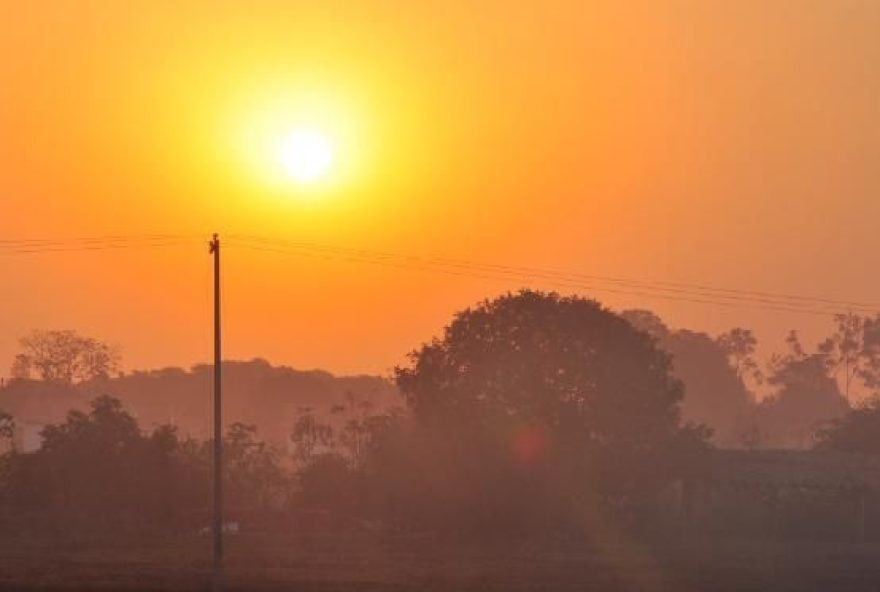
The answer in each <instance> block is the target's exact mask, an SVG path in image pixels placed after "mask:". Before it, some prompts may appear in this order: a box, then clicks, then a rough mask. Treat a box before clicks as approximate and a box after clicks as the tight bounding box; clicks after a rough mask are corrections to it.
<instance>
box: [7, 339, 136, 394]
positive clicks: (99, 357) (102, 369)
mask: <svg viewBox="0 0 880 592" xmlns="http://www.w3.org/2000/svg"><path fill="white" fill-rule="evenodd" d="M19 344H20V346H21V350H22V351H21V353H19V354H18V355H16V357H15V361H14V362H13V365H12V376H13V377H15V378H32V377H34V375H36V377H37V378H39V379H41V380H45V381H53V382H61V383H65V384H74V383H77V382H82V381H86V380H91V379H94V378H107V377H109V376H110V375H111V374H112V373H114V372H116V371H118V370H119V359H120V356H119V352H118V351H117V350H116V349H115V348H113V347H111V346H109V345H107V344H106V343H102V342H100V341H98V340H97V339H94V338H92V337H85V336H81V335H79V334H77V333H76V332H75V331H70V330H65V331H42V330H38V331H33V332H32V333H31V334H30V335H27V336H25V337H22V338H21V339H20V340H19Z"/></svg>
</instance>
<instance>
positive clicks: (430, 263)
mask: <svg viewBox="0 0 880 592" xmlns="http://www.w3.org/2000/svg"><path fill="white" fill-rule="evenodd" d="M203 240H204V236H203V235H200V234H145V235H110V236H98V237H74V238H40V239H8V240H0V256H2V255H6V256H10V255H29V254H44V253H59V252H76V251H104V250H117V249H133V248H154V247H170V246H178V245H190V244H196V243H198V244H201V243H202V242H203ZM228 244H229V245H230V246H232V247H243V248H246V249H250V250H256V251H267V252H274V253H281V254H288V255H297V256H305V257H319V258H323V259H336V260H342V261H350V262H356V263H367V264H373V265H382V266H386V267H395V268H399V269H408V270H414V271H421V272H429V273H441V274H445V275H454V276H460V277H474V278H480V279H487V280H494V281H520V282H528V283H533V282H541V283H544V284H550V285H552V286H554V287H564V288H571V289H577V290H589V291H594V292H603V293H610V294H620V295H627V296H636V297H639V298H645V299H662V300H671V301H677V302H687V303H695V304H704V305H712V306H722V307H726V308H741V307H749V308H760V309H765V310H775V311H780V312H791V313H801V314H812V315H821V316H828V315H833V314H839V313H841V312H858V313H864V314H875V313H876V312H877V311H878V310H880V305H877V304H872V303H867V302H858V301H852V300H839V299H830V298H820V297H812V296H804V295H799V294H780V293H773V292H765V291H757V290H742V289H733V288H721V287H715V286H709V285H705V284H689V283H684V282H672V281H662V280H657V281H654V280H641V279H632V278H621V277H613V276H604V275H595V274H587V273H580V272H569V271H562V270H558V269H546V268H539V267H526V266H515V265H502V264H497V263H482V262H475V261H468V260H464V259H453V258H446V257H429V256H417V255H411V254H403V253H392V252H386V251H373V250H368V249H361V248H350V247H341V246H336V245H327V244H320V243H312V242H306V241H293V240H285V239H277V238H269V237H261V236H253V235H230V236H229V238H228Z"/></svg>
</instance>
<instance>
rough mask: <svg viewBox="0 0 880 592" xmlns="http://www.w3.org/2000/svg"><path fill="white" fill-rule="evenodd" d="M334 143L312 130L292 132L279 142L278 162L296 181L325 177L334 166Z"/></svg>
mask: <svg viewBox="0 0 880 592" xmlns="http://www.w3.org/2000/svg"><path fill="white" fill-rule="evenodd" d="M333 156H334V155H333V145H332V143H331V142H330V139H329V138H328V137H327V136H325V135H324V134H322V133H320V132H317V131H312V130H297V131H294V132H291V133H290V134H288V135H286V136H285V137H283V138H282V139H281V141H280V142H279V143H278V154H277V158H278V162H279V163H280V164H281V166H282V168H283V169H284V172H285V173H286V174H287V175H288V176H289V177H290V178H291V179H294V180H295V181H299V182H302V183H308V182H311V181H317V180H319V179H321V178H323V177H325V176H326V175H327V174H328V173H329V172H330V169H331V168H332V167H333Z"/></svg>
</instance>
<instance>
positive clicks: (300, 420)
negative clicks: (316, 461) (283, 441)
mask: <svg viewBox="0 0 880 592" xmlns="http://www.w3.org/2000/svg"><path fill="white" fill-rule="evenodd" d="M290 441H291V442H292V443H293V445H294V451H293V454H294V457H295V458H296V459H297V461H299V462H300V463H302V464H308V463H309V462H311V460H312V457H313V456H314V455H315V452H316V451H317V450H319V449H320V448H327V447H331V446H332V445H333V427H332V426H330V425H328V424H325V423H321V422H319V421H318V420H317V419H316V418H315V416H314V414H313V413H312V410H311V409H309V408H308V407H306V408H303V409H302V410H301V414H300V415H299V417H297V419H296V422H295V423H294V424H293V431H292V432H291V433H290Z"/></svg>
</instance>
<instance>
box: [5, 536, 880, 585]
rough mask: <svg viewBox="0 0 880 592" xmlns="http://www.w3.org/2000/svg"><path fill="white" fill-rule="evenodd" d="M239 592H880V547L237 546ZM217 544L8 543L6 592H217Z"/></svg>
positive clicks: (262, 540)
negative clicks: (212, 573) (212, 548)
mask: <svg viewBox="0 0 880 592" xmlns="http://www.w3.org/2000/svg"><path fill="white" fill-rule="evenodd" d="M227 555H228V570H227V575H228V586H227V589H228V590H230V591H235V590H240V591H245V590H247V591H256V592H259V591H280V590H314V591H318V592H324V591H328V592H329V591H336V590H339V591H341V590H352V591H377V592H378V591H410V590H411V591H416V590H427V591H441V590H443V591H446V590H449V591H458V590H462V591H477V590H481V591H494V590H498V591H502V590H503V591H525V590H529V591H538V590H546V591H551V590H596V591H602V592H613V591H616V590H632V591H636V590H637V591H670V592H672V591H675V592H683V591H703V590H706V591H710V590H711V591H713V592H722V591H726V590H731V591H733V590H749V591H753V590H774V591H779V590H782V591H789V590H791V591H795V590H798V591H800V590H811V591H812V590H815V591H822V592H829V591H834V590H841V591H844V590H845V591H861V590H865V591H868V590H871V591H876V590H877V589H880V546H874V545H868V546H865V545H862V546H854V545H842V544H819V543H796V544H785V545H781V544H780V545H776V544H766V543H761V544H756V543H754V542H727V543H723V544H721V543H717V542H714V543H705V544H703V543H699V542H695V541H692V542H690V543H689V544H686V545H685V544H676V545H673V546H666V547H664V548H660V547H659V546H656V545H655V549H654V551H649V550H648V549H647V548H646V547H643V546H638V545H622V544H619V545H617V546H614V547H604V548H599V547H597V546H595V545H593V546H587V545H578V546H572V545H569V546H567V547H565V548H563V547H562V546H559V545H555V546H551V545H544V546H542V547H540V548H538V547H536V546H535V545H532V544H525V543H523V544H513V543H508V544H505V545H497V544H495V545H491V546H489V545H483V546H475V545H461V544H455V543H450V542H444V543H440V542H439V541H436V540H431V539H418V540H415V539H395V540H389V539H376V538H366V537H362V536H356V537H318V538H293V537H278V536H262V535H260V536H256V535H243V536H238V537H230V540H229V543H228V547H227ZM208 559H209V541H208V540H207V539H203V538H189V539H152V540H142V541H138V542H136V543H135V542H131V541H130V542H128V543H111V542H109V541H103V542H101V541H91V542H89V543H83V542H79V543H77V542H75V541H67V542H60V541H55V542H53V543H46V542H42V543H38V542H35V541H30V542H27V541H5V542H3V543H2V546H0V589H2V590H23V591H27V590H65V591H71V590H122V591H135V590H137V591H140V590H143V591H146V590H160V591H166V590H167V591H169V592H170V591H174V592H178V591H179V592H184V591H196V590H206V589H208V582H209V566H210V564H209V561H208Z"/></svg>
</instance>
